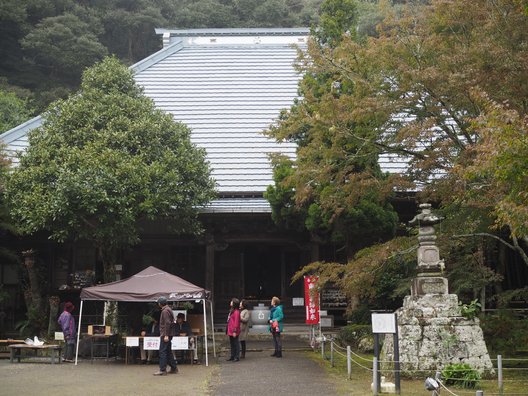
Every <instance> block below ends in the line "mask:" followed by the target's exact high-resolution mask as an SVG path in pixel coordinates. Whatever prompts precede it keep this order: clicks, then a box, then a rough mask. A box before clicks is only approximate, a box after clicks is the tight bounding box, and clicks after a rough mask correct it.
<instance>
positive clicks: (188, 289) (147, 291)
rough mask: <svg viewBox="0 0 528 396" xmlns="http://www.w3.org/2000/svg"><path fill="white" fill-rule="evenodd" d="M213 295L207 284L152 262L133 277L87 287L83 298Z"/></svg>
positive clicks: (146, 299)
mask: <svg viewBox="0 0 528 396" xmlns="http://www.w3.org/2000/svg"><path fill="white" fill-rule="evenodd" d="M209 295H210V292H209V291H207V290H205V289H204V288H203V287H199V286H196V285H193V284H192V283H190V282H187V281H186V280H183V279H182V278H180V277H178V276H176V275H172V274H169V273H168V272H165V271H162V270H160V269H159V268H156V267H152V266H151V267H148V268H147V269H144V270H143V271H141V272H138V273H137V274H136V275H133V276H131V277H130V278H126V279H122V280H119V281H116V282H112V283H106V284H104V285H98V286H92V287H85V288H84V289H82V291H81V300H104V301H132V302H150V301H156V300H157V299H158V297H161V296H163V297H166V298H167V300H168V301H190V300H200V299H207V298H209Z"/></svg>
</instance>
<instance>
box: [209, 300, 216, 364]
mask: <svg viewBox="0 0 528 396" xmlns="http://www.w3.org/2000/svg"><path fill="white" fill-rule="evenodd" d="M209 305H210V306H211V331H212V333H213V356H214V357H216V343H215V331H214V316H213V300H211V301H209Z"/></svg>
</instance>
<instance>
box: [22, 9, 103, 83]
mask: <svg viewBox="0 0 528 396" xmlns="http://www.w3.org/2000/svg"><path fill="white" fill-rule="evenodd" d="M93 25H94V24H88V23H86V22H84V21H82V20H81V19H80V18H79V17H77V16H76V15H74V14H71V13H66V14H64V15H60V16H55V17H49V18H45V19H44V20H42V22H40V23H39V24H38V25H37V26H36V28H35V29H33V30H32V31H31V32H30V33H29V34H28V35H27V36H26V37H24V39H23V40H22V47H23V48H24V50H25V51H26V54H27V55H28V56H30V57H31V58H32V59H33V61H34V62H35V64H37V65H38V67H39V68H43V69H44V70H45V71H46V73H47V74H49V75H50V76H51V78H57V77H58V76H61V78H64V76H65V75H66V76H69V78H70V82H71V81H75V79H76V78H78V77H79V75H80V71H81V70H83V69H84V68H86V67H88V66H91V65H92V64H94V63H95V62H96V61H99V60H101V59H102V58H103V57H104V56H105V55H106V54H107V51H106V48H105V47H104V46H103V45H102V44H101V43H100V42H99V41H98V39H97V36H96V34H95V33H94V31H93V29H94V27H93Z"/></svg>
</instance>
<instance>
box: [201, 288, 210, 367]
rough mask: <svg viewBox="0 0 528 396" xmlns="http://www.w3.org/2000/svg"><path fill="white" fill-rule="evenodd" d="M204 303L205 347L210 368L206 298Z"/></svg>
mask: <svg viewBox="0 0 528 396" xmlns="http://www.w3.org/2000/svg"><path fill="white" fill-rule="evenodd" d="M202 302H203V313H204V346H205V365H206V366H209V351H208V345H207V316H206V315H207V308H206V306H205V304H206V302H205V298H204V299H203V300H202Z"/></svg>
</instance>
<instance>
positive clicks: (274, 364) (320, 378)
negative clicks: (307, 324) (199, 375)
mask: <svg viewBox="0 0 528 396" xmlns="http://www.w3.org/2000/svg"><path fill="white" fill-rule="evenodd" d="M270 346H271V340H270V341H268V342H263V341H248V348H249V349H250V351H248V352H247V353H246V359H243V360H240V362H228V361H226V357H225V356H224V357H223V359H222V357H220V358H219V363H220V371H219V374H218V375H217V376H215V378H213V381H212V384H211V394H212V395H214V396H224V395H226V396H227V395H235V396H238V395H240V396H242V395H251V396H260V395H263V396H278V395H337V394H338V393H337V391H336V388H335V386H334V384H333V383H332V382H331V381H330V379H329V378H328V376H327V375H326V373H325V372H324V369H323V368H322V367H321V366H320V365H319V364H318V363H317V362H315V361H313V360H311V359H309V358H307V356H306V353H305V352H304V351H301V350H299V349H301V348H296V345H291V343H290V345H289V346H285V347H286V348H285V351H284V353H283V357H282V358H280V359H279V358H275V357H270V354H271V353H272V352H273V351H272V350H271V349H270V348H269V347H270ZM302 347H304V349H305V348H306V344H304V345H302ZM292 349H293V350H292Z"/></svg>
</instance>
